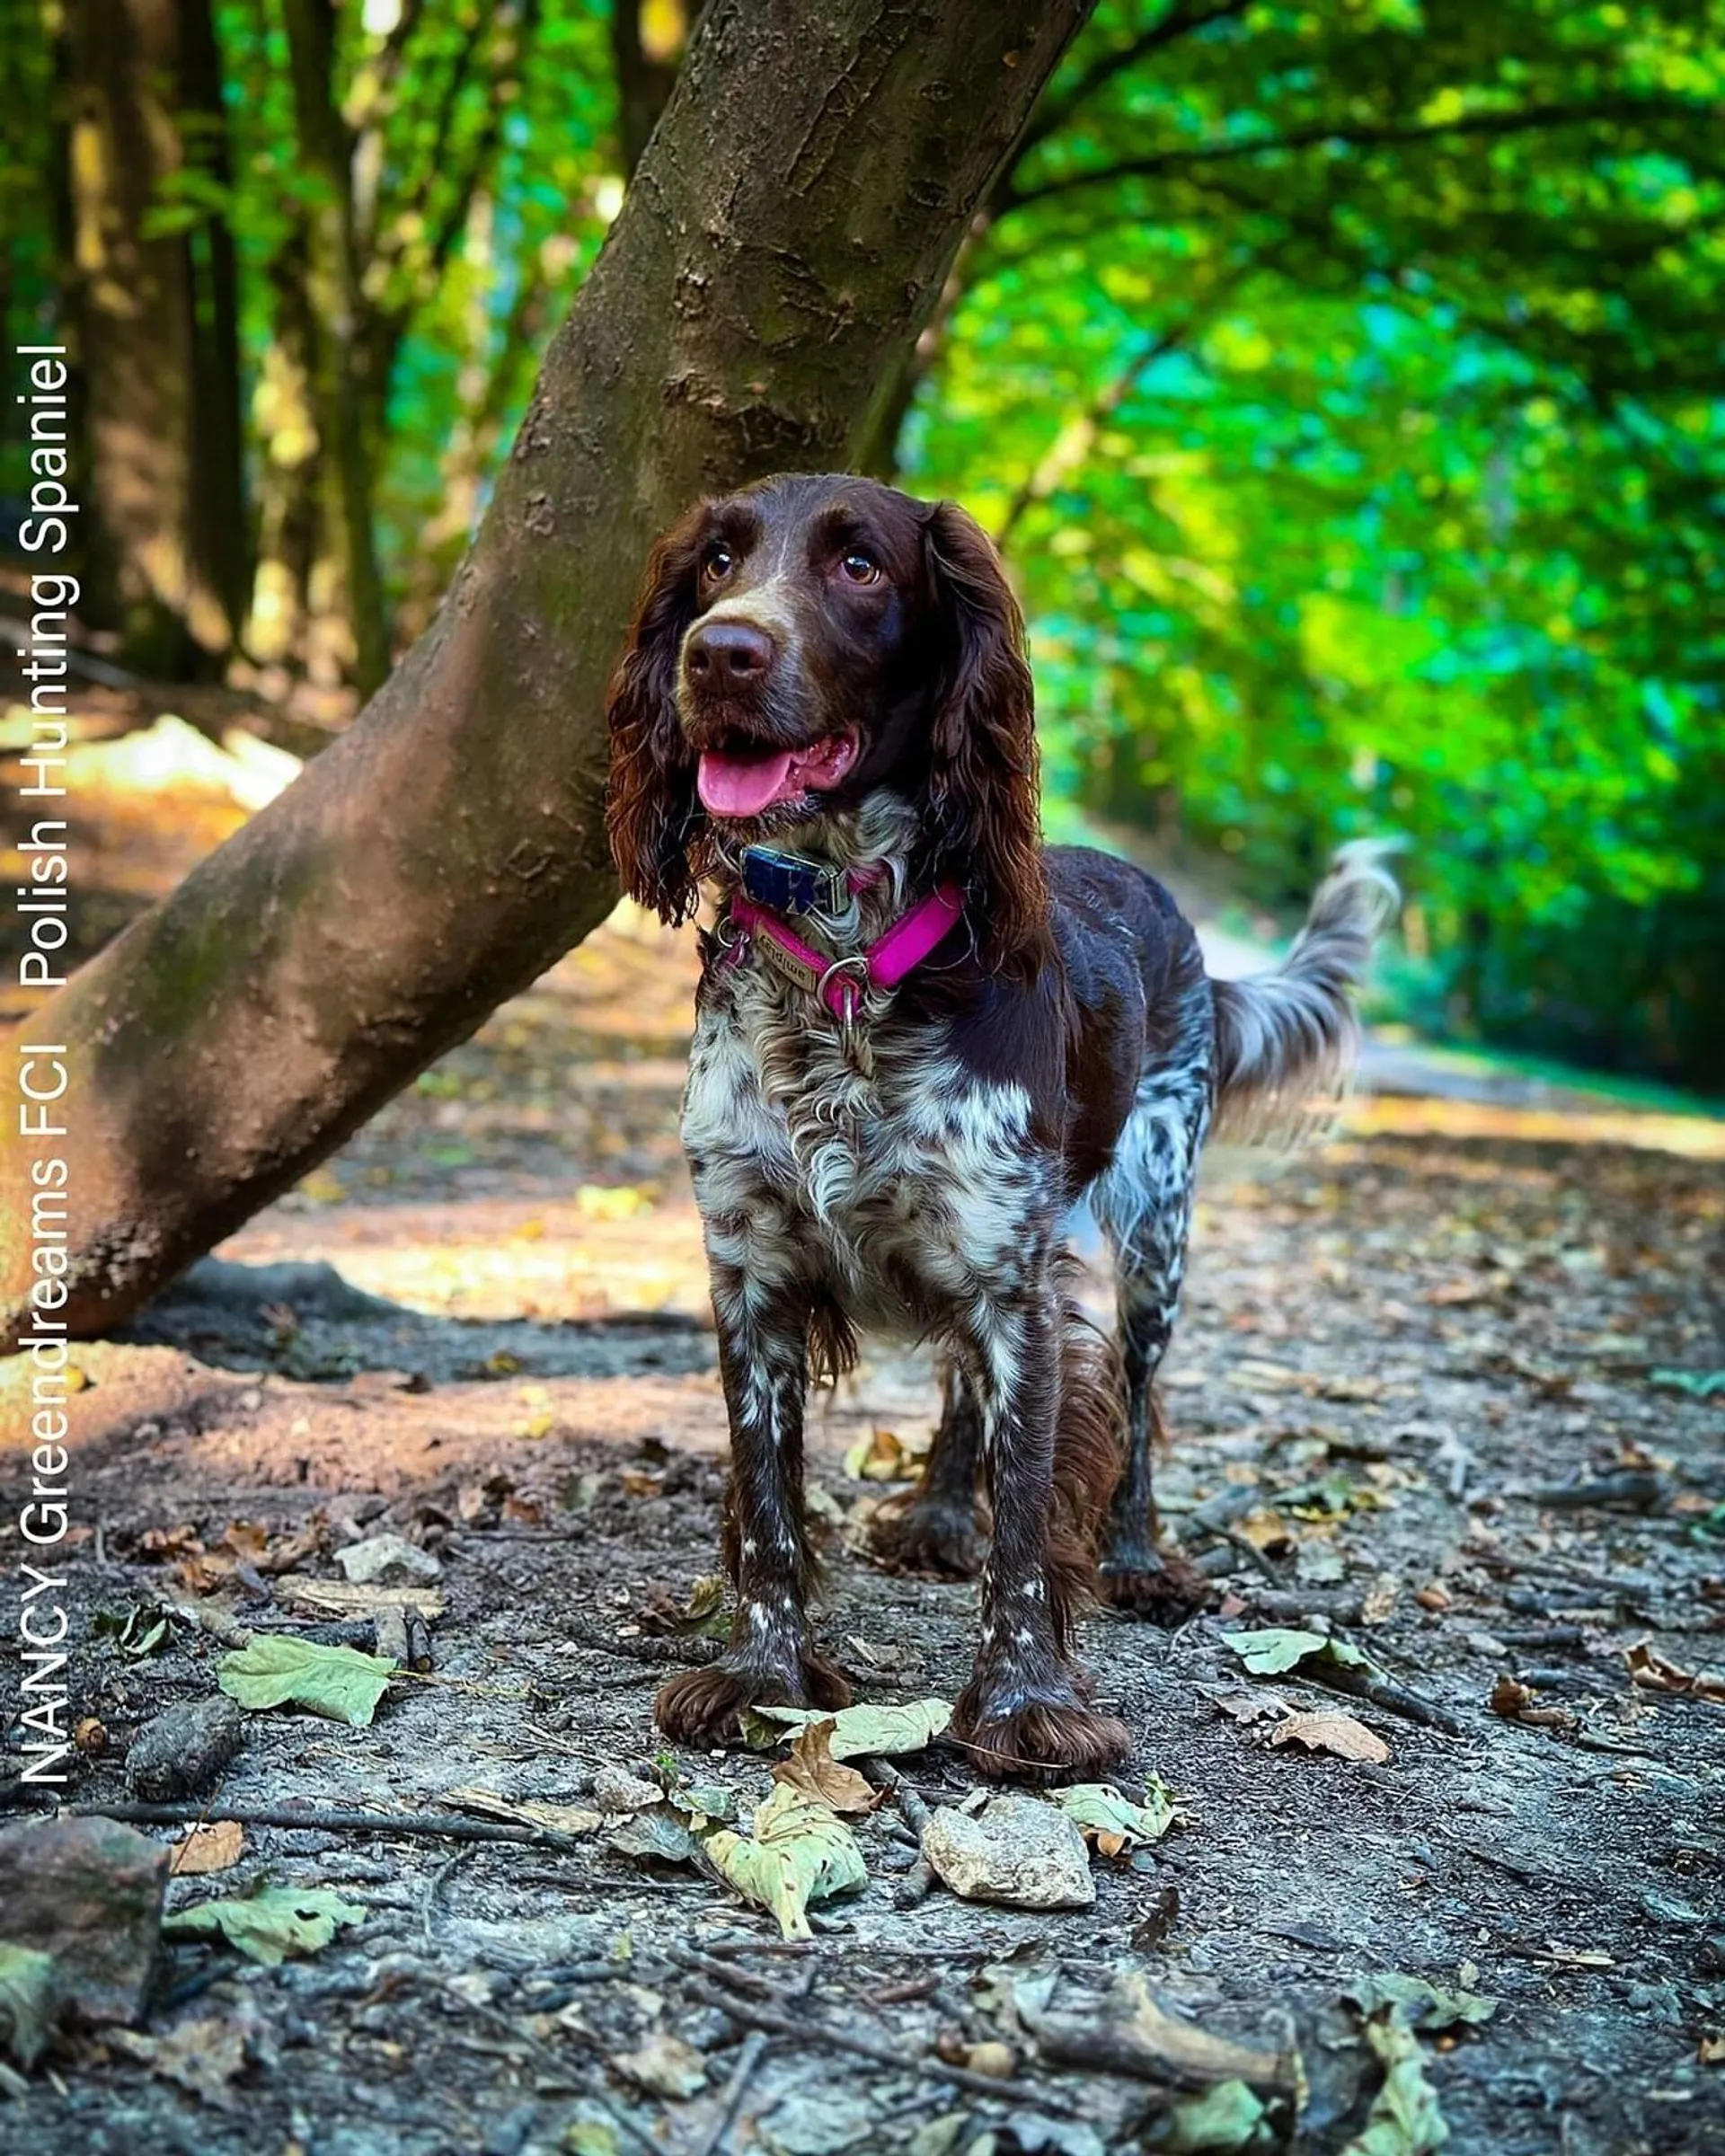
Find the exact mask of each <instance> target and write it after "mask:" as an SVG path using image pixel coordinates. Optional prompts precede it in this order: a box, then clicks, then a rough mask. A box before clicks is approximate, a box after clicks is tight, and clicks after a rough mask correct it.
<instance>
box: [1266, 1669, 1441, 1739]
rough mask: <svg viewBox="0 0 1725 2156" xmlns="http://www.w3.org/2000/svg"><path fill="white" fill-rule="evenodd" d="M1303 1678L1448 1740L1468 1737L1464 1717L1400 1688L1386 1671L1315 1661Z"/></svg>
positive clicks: (1303, 1671) (1415, 1693)
mask: <svg viewBox="0 0 1725 2156" xmlns="http://www.w3.org/2000/svg"><path fill="white" fill-rule="evenodd" d="M1299 1674H1300V1675H1301V1676H1302V1677H1303V1678H1310V1680H1311V1681H1312V1682H1313V1683H1314V1684H1327V1685H1328V1686H1329V1687H1330V1689H1331V1691H1332V1692H1347V1693H1349V1696H1350V1697H1352V1698H1354V1699H1357V1700H1367V1701H1370V1702H1371V1704H1372V1705H1373V1706H1374V1707H1381V1708H1382V1709H1383V1710H1384V1712H1385V1713H1386V1714H1399V1715H1400V1716H1401V1717H1402V1720H1403V1721H1404V1722H1418V1723H1420V1725H1421V1726H1422V1727H1425V1728H1427V1729H1441V1730H1442V1731H1443V1733H1444V1735H1445V1736H1464V1735H1465V1733H1466V1731H1465V1725H1464V1723H1463V1721H1462V1720H1461V1719H1460V1717H1459V1716H1457V1715H1454V1714H1452V1713H1451V1712H1450V1711H1449V1710H1448V1708H1447V1707H1440V1706H1438V1703H1437V1701H1435V1700H1428V1699H1423V1698H1422V1697H1421V1696H1420V1693H1419V1692H1410V1691H1409V1690H1408V1688H1407V1686H1406V1685H1405V1684H1398V1683H1396V1681H1395V1679H1394V1678H1393V1677H1386V1676H1385V1675H1384V1673H1383V1671H1382V1670H1378V1669H1349V1668H1348V1667H1346V1666H1344V1665H1342V1664H1340V1663H1336V1662H1319V1661H1318V1660H1316V1659H1315V1657H1314V1659H1313V1660H1312V1661H1311V1662H1310V1663H1306V1664H1302V1666H1301V1668H1300V1673H1299Z"/></svg>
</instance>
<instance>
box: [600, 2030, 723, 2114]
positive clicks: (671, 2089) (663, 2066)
mask: <svg viewBox="0 0 1725 2156" xmlns="http://www.w3.org/2000/svg"><path fill="white" fill-rule="evenodd" d="M611 2063H612V2064H613V2065H614V2066H615V2067H616V2068H617V2069H618V2070H619V2071H620V2072H624V2073H626V2074H627V2075H628V2076H629V2079H630V2080H631V2081H635V2082H638V2083H639V2084H640V2086H641V2088H643V2089H645V2090H647V2091H648V2092H649V2093H650V2095H653V2096H663V2097H668V2098H670V2099H674V2100H675V2101H677V2102H682V2101H683V2100H685V2099H686V2098H688V2097H691V2096H693V2095H694V2092H695V2091H696V2090H697V2089H703V2088H705V2086H706V2081H707V2063H706V2061H705V2060H704V2059H703V2057H702V2056H701V2054H700V2053H699V2052H698V2051H696V2050H695V2048H694V2046H693V2045H692V2044H686V2043H685V2042H684V2041H683V2039H682V2037H674V2036H671V2035H669V2034H668V2033H667V2032H666V2031H664V2030H662V2029H656V2030H654V2032H653V2033H652V2034H651V2035H650V2037H648V2038H647V2041H646V2042H645V2043H644V2044H643V2045H641V2047H640V2049H639V2050H637V2051H625V2052H623V2053H622V2054H619V2055H618V2056H617V2057H615V2058H614V2059H613V2060H612V2062H611Z"/></svg>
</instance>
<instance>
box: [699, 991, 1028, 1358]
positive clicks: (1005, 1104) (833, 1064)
mask: <svg viewBox="0 0 1725 2156" xmlns="http://www.w3.org/2000/svg"><path fill="white" fill-rule="evenodd" d="M862 1025H863V1028H864V1030H865V1034H866V1045H865V1047H863V1049H862V1052H860V1053H854V1052H852V1051H851V1050H850V1049H849V1048H847V1044H846V1041H845V1034H844V1029H843V1028H842V1027H841V1025H840V1024H839V1022H838V1021H837V1020H836V1019H835V1018H834V1017H833V1016H832V1015H831V1014H830V1013H829V1012H827V1009H826V1008H825V1006H824V1005H822V1004H821V1003H818V1001H817V999H816V998H815V997H813V996H811V995H810V994H809V993H808V992H807V991H806V990H804V989H802V988H801V987H799V986H797V985H795V984H793V983H792V982H789V981H786V980H784V979H783V978H782V977H781V976H779V975H777V974H776V973H774V972H773V971H772V970H771V969H770V968H767V967H766V966H765V965H763V964H762V963H761V962H760V961H759V959H758V958H756V957H754V956H752V955H748V954H745V955H744V956H743V957H742V958H741V959H739V960H738V961H737V962H735V963H734V964H728V965H726V966H725V968H724V969H723V970H722V972H721V974H720V975H719V976H718V977H717V979H716V980H714V981H712V983H710V984H709V987H708V991H707V993H706V994H705V995H704V996H703V1007H702V1011H701V1013H700V1017H699V1020H698V1022H697V1025H696V1029H695V1036H694V1047H693V1049H692V1051H691V1055H690V1060H689V1077H688V1084H687V1087H686V1091H685V1094H684V1100H683V1141H684V1144H685V1147H686V1151H687V1153H688V1156H689V1161H690V1165H691V1169H692V1171H693V1173H694V1186H695V1196H696V1199H697V1202H698V1203H699V1206H700V1208H701V1213H702V1217H703V1225H704V1228H705V1233H706V1239H707V1248H708V1251H709V1254H710V1256H711V1257H712V1259H714V1261H715V1264H716V1265H717V1266H718V1267H720V1268H725V1270H726V1272H727V1274H729V1270H730V1268H736V1269H737V1271H738V1272H739V1274H740V1276H741V1278H740V1281H739V1287H738V1292H739V1294H741V1295H742V1296H743V1297H744V1298H745V1299H746V1300H747V1299H748V1298H751V1297H755V1296H759V1295H764V1294H774V1293H781V1294H782V1293H783V1292H784V1291H785V1290H787V1289H789V1288H791V1287H792V1285H793V1284H797V1285H801V1286H807V1287H809V1288H816V1289H819V1290H821V1291H823V1292H825V1293H827V1294H830V1295H831V1296H832V1297H833V1298H834V1299H835V1300H836V1302H837V1303H839V1304H840V1305H841V1307H843V1308H844V1309H845V1312H847V1313H848V1314H849V1315H850V1316H851V1317H852V1318H853V1319H854V1321H856V1322H858V1323H860V1324H863V1325H867V1326H871V1327H887V1328H889V1329H892V1330H899V1329H903V1328H905V1327H907V1326H908V1327H910V1328H911V1329H912V1330H919V1329H920V1328H919V1327H918V1326H917V1321H916V1315H915V1313H916V1310H917V1309H918V1308H927V1307H929V1306H930V1305H931V1304H934V1303H944V1302H947V1301H949V1300H950V1299H951V1298H952V1297H954V1296H958V1297H960V1298H961V1299H964V1300H967V1301H968V1300H970V1299H972V1298H973V1297H977V1296H997V1295H999V1294H1002V1293H1004V1292H1010V1290H1011V1288H1012V1287H1013V1285H1014V1284H1015V1282H1016V1280H1017V1279H1018V1277H1019V1276H1020V1273H1021V1271H1022V1266H1023V1264H1024V1261H1025V1258H1026V1254H1027V1253H1026V1241H1027V1231H1028V1228H1029V1224H1030V1222H1031V1217H1032V1215H1033V1214H1034V1213H1035V1211H1036V1209H1037V1207H1038V1206H1039V1202H1040V1201H1041V1199H1042V1198H1043V1197H1044V1195H1045V1194H1044V1193H1043V1192H1042V1191H1041V1190H1040V1188H1039V1182H1040V1180H1041V1179H1042V1177H1043V1176H1044V1175H1045V1174H1046V1169H1044V1168H1043V1167H1041V1166H1040V1165H1039V1160H1038V1156H1037V1150H1036V1149H1035V1148H1032V1147H1031V1146H1030V1145H1028V1144H1026V1138H1027V1135H1028V1124H1029V1117H1030V1101H1029V1099H1028V1096H1027V1095H1026V1093H1025V1091H1024V1089H1023V1088H1022V1086H1019V1085H1016V1084H1011V1085H1000V1084H991V1083H987V1082H982V1081H979V1080H977V1078H976V1077H975V1076H974V1075H973V1074H970V1073H969V1072H967V1071H966V1070H965V1069H964V1067H963V1066H962V1065H961V1064H960V1061H959V1060H958V1058H957V1057H956V1056H954V1055H953V1053H952V1049H951V1039H950V1036H949V1033H948V1029H947V1028H946V1027H945V1026H944V1025H943V1024H941V1023H939V1022H937V1021H931V1022H925V1023H921V1024H912V1023H910V1022H908V1021H905V1020H903V1019H901V1018H899V1017H898V1014H897V1013H896V1012H895V1010H894V1007H893V1004H892V1001H891V999H885V1001H884V1003H883V1005H882V1006H881V1007H880V1008H878V1009H876V1010H874V1011H872V1012H870V1013H869V1014H868V1015H867V1016H866V1017H865V1018H864V1019H863V1021H862ZM721 1292H722V1291H721V1287H720V1286H718V1285H717V1284H716V1286H715V1293H716V1294H718V1293H721ZM722 1315H724V1313H723V1312H721V1316H722Z"/></svg>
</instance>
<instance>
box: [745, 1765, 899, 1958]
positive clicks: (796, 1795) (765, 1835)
mask: <svg viewBox="0 0 1725 2156" xmlns="http://www.w3.org/2000/svg"><path fill="white" fill-rule="evenodd" d="M706 1851H707V1854H708V1856H709V1857H710V1858H712V1861H713V1863H714V1864H715V1865H716V1866H717V1868H718V1869H719V1871H720V1873H721V1875H722V1876H723V1878H725V1879H726V1880H728V1881H729V1882H730V1885H731V1886H734V1887H736V1889H737V1891H738V1892H739V1894H740V1895H743V1896H744V1898H745V1899H746V1900H747V1901H751V1902H754V1903H755V1904H757V1906H759V1907H760V1908H763V1909H767V1910H770V1911H771V1912H772V1913H773V1914H774V1916H775V1917H777V1918H778V1920H779V1929H780V1931H782V1932H783V1934H784V1936H785V1938H786V1939H812V1938H813V1937H814V1933H813V1931H811V1930H810V1928H809V1916H808V1910H809V1903H810V1902H823V1901H826V1900H827V1899H828V1898H829V1897H830V1896H832V1895H837V1894H850V1893H854V1891H855V1889H856V1888H858V1887H859V1886H864V1885H866V1884H867V1881H868V1870H867V1868H866V1867H865V1866H864V1864H863V1861H862V1851H861V1850H860V1849H859V1848H858V1847H857V1845H856V1837H855V1836H854V1834H853V1833H851V1830H850V1828H849V1827H847V1826H846V1825H845V1824H844V1822H843V1821H842V1820H841V1819H839V1818H838V1817H837V1816H836V1814H835V1813H833V1812H832V1811H831V1810H829V1809H828V1807H827V1806H826V1805H824V1804H818V1803H815V1802H814V1801H813V1800H812V1799H810V1798H807V1797H804V1796H803V1795H801V1792H800V1791H798V1790H796V1789H792V1787H791V1786H790V1785H789V1784H788V1783H785V1782H781V1783H779V1784H778V1785H777V1787H775V1788H774V1791H773V1794H772V1795H771V1796H770V1797H769V1798H767V1800H766V1802H765V1804H763V1805H761V1806H760V1807H758V1808H757V1809H756V1814H755V1833H754V1835H753V1837H752V1838H751V1837H749V1836H747V1835H743V1834H739V1833H734V1832H733V1831H732V1830H731V1829H730V1827H722V1826H721V1827H717V1828H715V1829H714V1830H713V1832H712V1833H710V1834H709V1835H708V1836H707V1837H706Z"/></svg>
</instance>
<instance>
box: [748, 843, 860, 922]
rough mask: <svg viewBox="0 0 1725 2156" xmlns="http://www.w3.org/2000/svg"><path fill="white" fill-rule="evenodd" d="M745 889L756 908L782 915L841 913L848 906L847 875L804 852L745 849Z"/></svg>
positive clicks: (765, 847)
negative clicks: (805, 856)
mask: <svg viewBox="0 0 1725 2156" xmlns="http://www.w3.org/2000/svg"><path fill="white" fill-rule="evenodd" d="M743 889H744V890H745V891H746V892H747V895H748V897H751V898H752V899H753V900H754V901H755V903H756V906H766V907H767V908H769V910H771V911H772V912H774V913H778V914H812V913H817V912H818V913H828V914H835V913H837V912H838V911H839V910H840V908H841V907H842V906H844V904H845V874H844V871H843V870H840V869H834V868H828V867H827V865H826V864H825V863H824V862H818V861H805V860H804V859H803V857H802V855H801V854H800V853H775V852H774V849H773V848H772V847H771V846H745V847H744V849H743Z"/></svg>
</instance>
